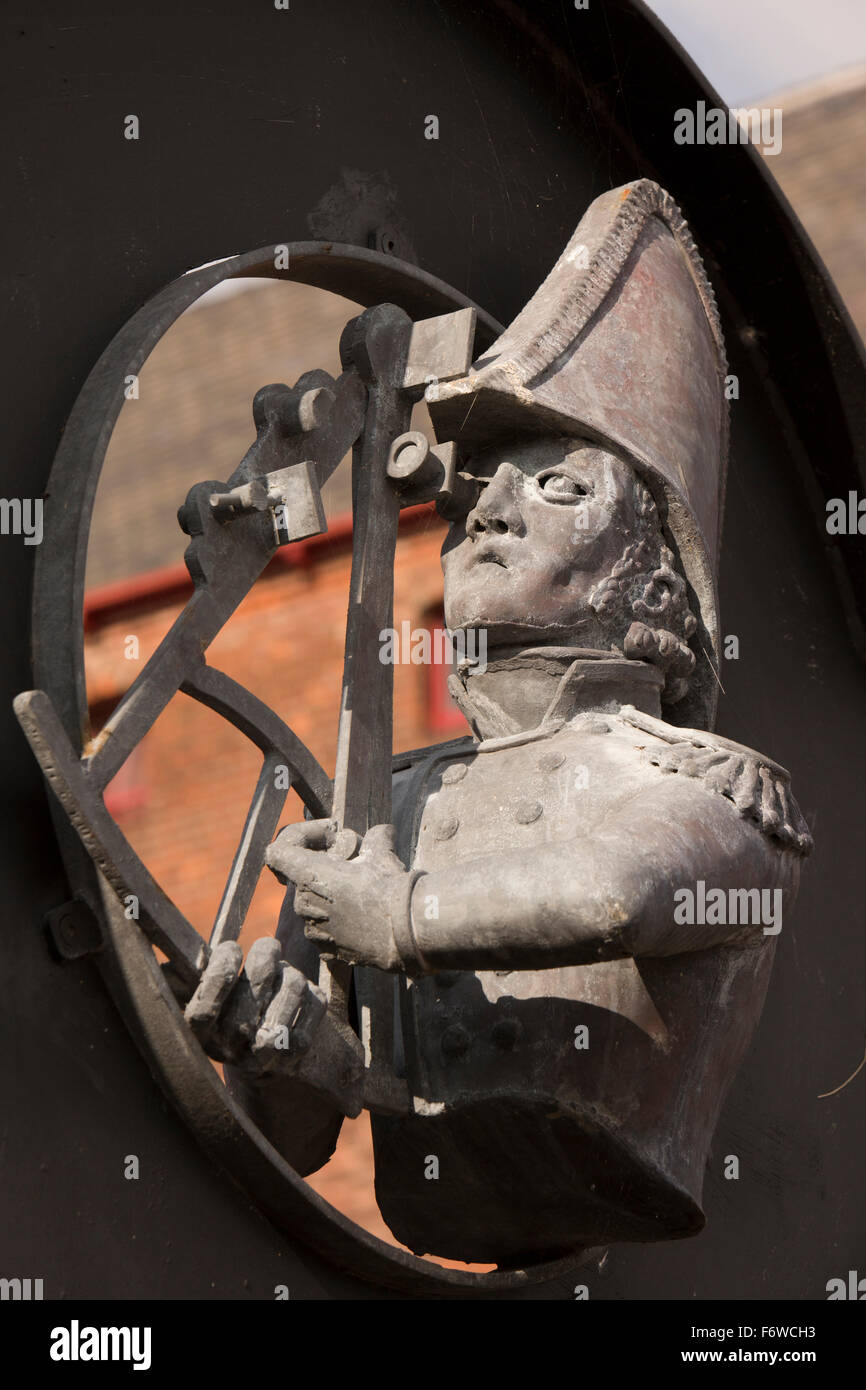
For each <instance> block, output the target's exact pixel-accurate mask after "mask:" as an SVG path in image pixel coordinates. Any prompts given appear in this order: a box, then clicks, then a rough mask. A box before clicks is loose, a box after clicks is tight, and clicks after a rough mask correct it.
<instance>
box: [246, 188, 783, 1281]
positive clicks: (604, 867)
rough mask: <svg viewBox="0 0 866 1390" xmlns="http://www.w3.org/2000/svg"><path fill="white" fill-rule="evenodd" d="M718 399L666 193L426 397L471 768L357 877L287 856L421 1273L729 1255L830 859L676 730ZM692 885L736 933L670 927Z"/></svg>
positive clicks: (426, 771)
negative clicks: (439, 450)
mask: <svg viewBox="0 0 866 1390" xmlns="http://www.w3.org/2000/svg"><path fill="white" fill-rule="evenodd" d="M577 252H580V255H581V257H582V256H583V255H584V253H586V254H587V256H588V260H587V263H586V264H585V265H584V264H583V263H582V261H581V263H580V264H579V265H578V262H577ZM725 370H726V364H725V355H724V348H723V345H722V342H721V333H720V329H719V323H718V317H717V314H716V311H715V303H714V300H713V296H712V291H711V290H710V288H709V285H708V283H707V281H706V276H705V274H704V272H703V267H702V265H701V263H700V259H699V257H698V255H697V252H696V250H695V248H694V245H693V243H692V241H691V238H690V236H689V234H688V230H687V228H686V227H685V225H684V223H683V221H682V217H681V215H680V214H679V211H678V209H677V208H676V207H675V205H674V204H673V202H672V200H671V199H670V197H669V196H668V195H666V194H664V193H663V192H662V191H661V190H659V189H657V188H656V187H655V186H654V185H651V184H648V183H646V182H643V183H638V184H636V185H634V186H630V187H626V188H625V189H620V190H614V192H612V193H611V194H608V195H605V197H603V198H601V199H598V200H597V202H596V203H595V204H594V205H593V207H592V208H591V209H590V211H589V212H588V213H587V215H586V217H585V218H584V220H583V222H582V223H581V224H580V227H579V228H578V230H577V232H576V233H575V236H574V237H573V238H572V241H571V242H570V243H569V247H568V248H567V249H566V252H565V253H564V254H563V257H562V258H561V259H560V261H559V263H558V265H557V267H556V268H555V269H554V271H553V272H552V274H551V276H550V277H548V280H547V281H546V282H545V284H544V285H543V286H542V289H541V290H540V291H539V292H538V294H537V295H536V296H535V298H534V299H533V300H532V302H531V303H530V305H529V306H528V307H527V309H526V310H524V312H523V313H522V314H521V315H519V316H518V318H517V319H516V320H515V322H514V324H512V326H511V328H510V329H508V330H507V331H506V333H505V334H504V335H503V336H502V338H501V339H500V340H499V341H498V342H497V343H496V344H494V345H493V347H492V348H491V349H490V350H489V351H488V352H487V353H486V354H485V356H484V358H483V359H482V360H481V361H480V362H478V363H476V364H475V366H474V367H473V369H472V370H471V371H470V372H469V373H467V374H465V375H464V376H463V377H460V378H458V379H457V380H456V381H454V382H452V383H451V384H450V385H441V384H439V383H434V384H433V385H432V386H431V387H429V388H428V392H427V396H428V401H429V404H430V408H431V412H432V414H433V418H434V422H435V423H436V426H437V430H438V431H439V433H440V437H442V438H445V437H447V436H449V435H452V434H453V435H454V436H456V438H457V441H458V446H459V448H460V449H461V452H462V453H463V455H464V456H463V459H462V466H461V469H460V471H461V473H462V474H463V476H464V478H465V479H466V486H467V489H468V490H469V497H468V505H467V508H466V510H465V511H464V512H463V514H462V515H461V514H460V513H457V514H456V515H452V524H451V530H450V532H449V535H448V537H447V539H446V541H445V544H444V546H443V569H444V573H445V609H446V621H447V623H448V625H449V627H451V628H452V629H462V630H464V631H472V630H474V631H477V632H483V633H484V635H485V638H486V641H487V643H488V644H489V654H488V657H487V661H486V662H483V663H475V665H473V664H472V663H470V662H466V663H463V664H462V665H461V668H460V670H459V672H458V674H457V675H456V676H453V677H452V678H451V680H452V686H453V688H454V692H455V695H456V697H457V699H458V702H459V703H460V705H461V708H462V709H463V712H464V713H465V714H466V716H467V718H468V720H469V722H470V724H471V726H472V728H473V732H474V734H475V741H474V742H467V744H466V746H465V748H463V749H458V750H457V751H454V750H451V751H449V752H448V753H446V754H443V755H437V754H435V753H434V754H433V755H432V757H431V758H429V759H427V760H420V761H419V764H418V767H417V768H416V769H415V771H414V773H413V775H412V778H411V780H410V781H409V784H408V786H407V787H405V788H404V789H403V794H402V797H401V800H400V803H399V810H398V811H397V810H395V814H394V821H395V825H396V830H389V829H388V828H387V827H385V826H377V827H375V828H374V829H372V830H371V831H370V832H369V833H368V834H367V835H366V836H365V838H364V840H363V842H362V843H361V846H360V850H359V852H358V854H357V856H356V857H352V858H350V859H348V860H343V861H342V862H340V863H335V862H334V860H333V856H332V855H329V854H328V853H327V852H325V853H323V851H327V850H328V849H329V847H330V846H331V845H332V843H333V839H334V835H335V829H336V827H335V823H334V822H333V821H327V820H323V821H318V822H315V821H314V822H312V823H310V822H308V823H306V824H305V825H303V826H297V827H289V828H288V829H286V830H284V831H283V832H282V833H281V835H280V836H279V837H278V838H277V840H276V841H275V843H274V844H273V845H272V846H271V848H270V849H269V850H268V854H267V862H268V863H269V865H270V866H271V868H272V869H274V871H275V872H277V873H278V875H279V877H280V878H281V879H282V880H283V881H287V880H288V881H290V882H292V883H294V884H296V885H297V890H298V891H297V893H296V895H295V900H294V908H295V912H296V913H297V914H298V918H303V919H304V920H305V922H306V927H305V932H306V936H307V938H308V939H312V940H313V941H315V942H317V943H318V944H319V945H320V946H321V947H322V948H323V949H324V951H325V952H326V953H327V954H328V955H330V954H332V953H336V954H337V955H338V956H339V958H340V959H342V960H344V961H347V962H350V963H352V964H355V965H358V966H365V967H368V968H367V969H365V970H364V971H362V972H360V973H359V979H358V983H357V994H358V1000H359V1004H360V1007H361V1012H362V1017H364V1018H365V1019H367V1020H369V1022H368V1024H367V1026H366V1036H365V1041H366V1044H367V1047H368V1051H369V1055H370V1056H371V1057H372V1058H375V1066H376V1068H377V1070H378V1072H379V1074H380V1075H381V1072H382V1070H383V1069H387V1067H388V1062H389V1061H390V1071H391V1074H392V1078H393V1080H392V1085H391V1087H390V1090H389V1089H388V1088H385V1094H384V1096H383V1090H382V1086H381V1082H380V1080H377V1082H376V1084H375V1085H374V1086H373V1087H372V1088H371V1091H370V1093H369V1095H368V1104H369V1105H370V1106H371V1108H372V1109H373V1111H374V1136H375V1145H376V1167H377V1195H378V1199H379V1203H380V1207H381V1209H382V1211H383V1214H384V1215H385V1217H386V1220H388V1222H389V1224H390V1226H391V1228H392V1230H393V1231H394V1233H395V1234H396V1235H397V1236H398V1238H399V1239H400V1240H402V1241H403V1242H405V1243H406V1244H408V1245H409V1246H410V1248H411V1249H413V1250H415V1251H417V1252H418V1253H425V1252H432V1253H435V1254H440V1255H447V1256H449V1257H452V1258H459V1259H465V1260H495V1261H496V1262H498V1263H499V1264H500V1265H502V1266H512V1265H521V1264H525V1263H527V1262H533V1261H540V1260H545V1259H551V1258H558V1257H562V1256H564V1255H567V1254H568V1253H569V1252H576V1251H577V1250H579V1249H580V1248H581V1247H583V1246H588V1245H595V1244H599V1243H607V1242H609V1241H616V1240H659V1239H668V1238H672V1237H676V1236H682V1235H688V1234H692V1233H694V1232H695V1231H697V1230H699V1229H700V1228H701V1226H702V1225H703V1214H702V1211H701V1205H700V1203H701V1191H702V1185H703V1171H704V1164H705V1161H706V1156H707V1152H708V1148H709V1144H710V1141H711V1138H712V1134H713V1131H714V1128H715V1124H716V1121H717V1118H718V1114H719V1110H720V1107H721V1104H722V1100H723V1099H724V1095H725V1093H726V1091H727V1088H728V1086H729V1085H730V1083H731V1081H732V1079H733V1076H734V1074H735V1072H736V1069H737V1066H738V1065H739V1062H740V1061H741V1059H742V1056H743V1054H744V1052H745V1049H746V1047H747V1046H748V1043H749V1040H750V1038H751V1034H752V1031H753V1029H754V1027H755V1025H756V1023H757V1019H758V1016H759V1014H760V1010H761V1007H762V1004H763V999H764V995H765V992H766V987H767V981H768V977H769V968H770V964H771V961H772V955H773V947H774V938H775V935H776V934H777V931H778V926H777V925H776V916H777V915H778V914H779V913H781V914H782V915H784V916H787V914H788V912H789V911H790V909H791V908H792V906H793V902H794V899H795V897H796V892H797V887H798V882H799V860H800V857H801V856H802V855H803V854H806V853H808V851H809V848H810V846H811V839H810V836H809V833H808V829H807V827H806V826H805V823H804V822H803V820H802V817H801V816H800V813H799V811H798V809H797V807H796V804H795V803H794V801H793V798H792V797H791V795H790V791H789V779H788V774H787V773H786V772H785V770H784V769H783V768H780V767H779V766H778V765H777V764H774V763H773V762H772V761H771V760H768V759H765V758H762V757H761V755H760V754H757V753H755V752H754V751H753V750H750V749H745V748H742V747H741V746H739V745H736V744H731V743H729V742H727V741H726V740H723V739H713V737H712V735H711V734H709V733H702V732H701V731H700V730H695V729H691V728H689V727H685V728H683V727H681V726H682V725H683V724H685V723H686V718H685V712H687V711H695V710H698V711H702V712H703V715H704V718H705V719H706V721H707V727H708V728H709V727H711V720H712V712H713V709H714V705H715V686H714V684H713V683H714V682H715V680H716V675H715V671H714V669H713V660H714V659H715V650H716V648H715V641H714V639H715V634H716V632H717V628H718V620H717V614H716V596H715V579H714V576H715V570H716V566H717V558H718V534H719V525H720V506H721V499H722V497H723V492H724V476H725V469H726V465H727V422H726V407H725V403H724V398H723V388H724V378H725ZM470 420H471V424H470V423H469V422H470ZM400 448H401V446H400V445H398V446H395V447H393V448H392V450H391V463H390V467H389V473H390V474H391V475H392V476H393V477H394V480H395V484H396V486H398V487H399V488H400V493H401V497H403V498H406V497H408V496H411V489H412V477H413V468H412V462H413V455H414V465H415V466H414V478H415V480H416V483H417V488H418V492H419V495H425V494H426V493H427V492H428V491H429V489H430V488H431V487H436V488H438V487H439V486H440V479H441V473H440V471H439V470H438V469H437V467H436V461H434V460H433V459H431V456H430V455H429V454H428V453H427V451H426V450H425V449H424V447H423V445H422V444H421V443H420V441H415V440H413V439H411V438H407V440H406V441H405V445H403V446H402V448H403V450H404V451H405V452H409V455H410V463H409V465H406V464H405V463H403V462H402V459H401V457H400ZM470 484H472V486H471V487H470ZM711 634H712V635H711ZM371 648H372V642H371ZM711 652H712V653H713V654H714V655H713V656H712V657H711ZM663 712H664V714H665V716H666V717H665V719H663V718H662V717H661V716H662V713H663ZM670 720H676V723H672V722H668V721H670ZM357 771H358V774H359V775H361V776H366V775H369V774H368V773H366V772H364V771H363V770H362V769H361V768H360V767H359V768H358V769H357ZM351 772H352V769H351V767H350V775H351ZM690 885H691V887H690ZM683 889H688V890H689V891H691V892H692V893H694V894H698V893H699V892H701V893H704V894H706V893H707V892H709V893H711V894H715V895H716V899H717V900H718V899H721V898H722V897H723V898H724V902H725V913H724V915H723V917H722V920H718V918H719V917H720V915H721V914H720V912H719V911H718V910H714V911H713V913H711V914H709V915H708V917H709V920H703V921H702V920H700V917H701V916H702V915H704V914H703V913H702V912H701V913H700V914H699V916H698V920H693V921H692V922H691V923H688V922H685V921H680V920H678V919H677V917H676V916H675V907H676V905H677V903H678V902H679V898H678V897H677V896H676V895H677V894H678V893H679V892H680V891H681V890H683ZM762 894H763V895H764V896H762ZM731 895H733V896H731ZM729 902H730V904H731V911H730V916H729V914H728V909H727V904H728V903H729ZM755 903H757V904H758V908H757V909H756V907H755ZM764 903H766V904H767V905H768V910H769V905H770V904H772V907H773V914H775V915H763V914H764V908H763V906H762V904H764ZM758 909H760V910H758ZM780 920H781V919H780ZM767 929H769V931H768V930H767ZM281 930H282V933H283V935H284V939H285V940H286V943H287V946H288V943H289V942H290V941H291V940H292V937H293V935H294V937H295V939H297V937H298V933H299V931H300V921H299V920H294V921H293V920H292V919H291V917H290V916H288V915H287V916H285V917H284V920H283V924H282V928H281ZM369 967H373V969H370V968H369ZM377 972H390V973H393V974H394V975H395V982H396V996H395V995H394V993H393V991H389V990H388V989H387V987H383V985H382V984H381V981H380V979H379V978H378V974H377ZM395 1002H396V1010H395ZM380 1029H381V1035H380V1034H379V1030H380ZM579 1035H580V1036H579ZM314 1046H315V1044H314ZM389 1054H390V1056H389ZM401 1089H402V1105H403V1113H402V1114H401V1113H400V1102H399V1095H400V1092H401ZM377 1101H378V1102H380V1103H381V1104H382V1111H383V1113H381V1114H377V1113H376V1106H377ZM432 1159H435V1160H436V1161H437V1163H438V1172H437V1176H436V1178H435V1180H431V1178H430V1174H429V1172H428V1170H427V1165H428V1164H429V1163H430V1162H431V1160H432Z"/></svg>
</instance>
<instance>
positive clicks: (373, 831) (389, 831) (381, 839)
mask: <svg viewBox="0 0 866 1390" xmlns="http://www.w3.org/2000/svg"><path fill="white" fill-rule="evenodd" d="M395 834H396V832H395V830H394V827H393V825H371V826H370V829H369V830H368V831H367V833H366V835H365V836H364V845H363V849H362V853H364V854H366V853H367V851H368V850H369V851H370V852H371V853H373V854H389V853H390V854H393V853H394V836H395Z"/></svg>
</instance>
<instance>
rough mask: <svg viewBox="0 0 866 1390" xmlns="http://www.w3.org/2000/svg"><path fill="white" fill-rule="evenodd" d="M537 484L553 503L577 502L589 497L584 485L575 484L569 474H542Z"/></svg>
mask: <svg viewBox="0 0 866 1390" xmlns="http://www.w3.org/2000/svg"><path fill="white" fill-rule="evenodd" d="M536 482H537V483H538V486H539V487H540V488H541V491H542V493H543V494H544V496H545V497H546V498H547V499H548V500H549V501H551V502H577V501H579V500H580V498H581V497H586V495H587V490H586V488H585V487H584V486H583V484H582V483H578V482H575V480H574V478H570V477H569V476H568V474H567V473H541V474H539V476H538V478H537V479H536Z"/></svg>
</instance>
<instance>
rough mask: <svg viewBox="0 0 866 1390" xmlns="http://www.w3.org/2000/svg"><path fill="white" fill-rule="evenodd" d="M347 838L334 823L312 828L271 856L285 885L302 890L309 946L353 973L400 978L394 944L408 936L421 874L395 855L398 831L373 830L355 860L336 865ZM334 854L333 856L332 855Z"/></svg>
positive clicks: (295, 833)
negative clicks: (368, 968) (368, 969)
mask: <svg viewBox="0 0 866 1390" xmlns="http://www.w3.org/2000/svg"><path fill="white" fill-rule="evenodd" d="M347 834H348V832H346V831H343V832H340V833H338V832H337V828H336V825H335V823H334V822H333V821H327V820H320V821H306V822H304V823H303V824H302V825H290V826H287V827H286V829H285V830H283V831H281V832H280V834H279V835H278V836H277V838H276V840H274V842H273V844H272V845H271V846H270V847H269V849H268V852H267V855H266V856H265V860H266V863H267V864H268V867H269V868H270V869H271V870H272V871H273V872H274V873H275V874H276V876H277V878H278V879H279V880H280V882H281V883H285V882H286V881H291V882H292V883H294V884H295V885H296V887H297V892H296V893H295V912H296V913H297V914H298V916H299V917H302V918H304V920H305V922H306V927H305V931H306V934H307V936H308V937H309V939H310V940H311V941H315V942H316V944H317V945H318V946H320V947H323V948H324V954H325V955H326V956H327V955H328V954H331V955H336V956H338V957H339V959H340V960H344V961H348V962H349V963H350V964H351V965H374V966H377V967H378V968H379V969H380V970H399V969H400V968H401V958H400V951H399V948H398V945H397V940H395V932H396V933H397V939H402V938H403V936H404V935H405V933H406V932H408V923H409V900H410V897H411V893H412V887H413V885H414V883H415V881H416V879H417V878H418V874H417V873H411V874H410V873H407V872H406V869H405V868H404V866H403V863H402V861H401V860H400V859H399V858H398V856H397V855H396V854H395V852H394V827H393V825H374V826H373V827H372V828H371V829H370V830H368V831H367V834H366V835H365V836H364V839H363V840H362V841H361V843H360V849H359V850H358V853H357V856H356V857H354V858H351V859H349V860H346V859H344V858H340V857H338V856H339V854H340V852H341V851H342V850H344V849H345V847H346V843H347V842H346V838H345V837H346V836H347ZM332 846H333V847H334V849H335V851H336V852H335V853H331V854H329V853H328V852H327V851H328V850H329V849H331V848H332Z"/></svg>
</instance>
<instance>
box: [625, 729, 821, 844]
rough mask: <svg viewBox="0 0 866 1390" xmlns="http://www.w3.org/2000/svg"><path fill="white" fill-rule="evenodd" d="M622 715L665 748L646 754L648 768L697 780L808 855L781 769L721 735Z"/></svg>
mask: <svg viewBox="0 0 866 1390" xmlns="http://www.w3.org/2000/svg"><path fill="white" fill-rule="evenodd" d="M620 714H621V715H622V717H623V719H624V720H625V721H626V723H627V724H631V725H632V726H633V727H634V728H636V729H641V730H642V731H643V732H644V733H647V734H653V735H654V736H655V737H656V738H658V739H661V740H662V741H663V743H666V744H667V745H668V746H667V747H666V748H659V747H648V748H646V749H645V750H644V753H643V756H644V758H645V759H646V761H647V762H650V763H652V764H653V765H654V766H656V767H658V768H659V769H660V770H661V771H662V772H676V773H679V774H680V775H681V776H683V777H699V778H700V779H701V781H702V782H703V783H704V785H705V786H707V787H708V788H709V789H710V791H714V792H718V794H719V795H720V796H725V797H727V798H728V800H729V801H732V802H733V804H734V806H735V807H736V808H737V810H738V811H739V813H740V815H741V816H744V817H746V818H747V819H748V820H752V821H754V822H755V823H756V825H757V826H758V828H759V830H761V831H763V833H764V834H765V835H768V836H770V838H771V839H774V840H778V841H779V842H780V843H781V844H782V845H784V847H785V848H786V849H792V850H794V851H795V853H797V854H802V855H806V854H809V853H811V850H812V836H811V834H810V832H809V827H808V825H807V824H806V822H805V820H804V819H803V816H802V814H801V812H800V808H799V806H798V805H797V803H796V801H795V800H794V796H793V793H792V792H791V775H790V773H789V772H787V771H786V769H785V768H784V767H782V766H780V764H779V763H775V762H773V760H772V759H771V758H767V757H765V756H764V754H763V753H756V752H755V750H754V748H746V747H745V746H744V745H743V744H741V743H734V742H733V740H732V739H727V738H722V736H721V735H720V734H708V733H705V732H704V731H703V730H701V729H680V728H676V727H675V726H674V725H672V724H665V723H664V722H663V720H661V719H653V717H652V716H651V715H649V714H643V713H642V712H641V711H640V710H638V709H635V707H634V706H633V705H623V706H622V708H621V710H620Z"/></svg>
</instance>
